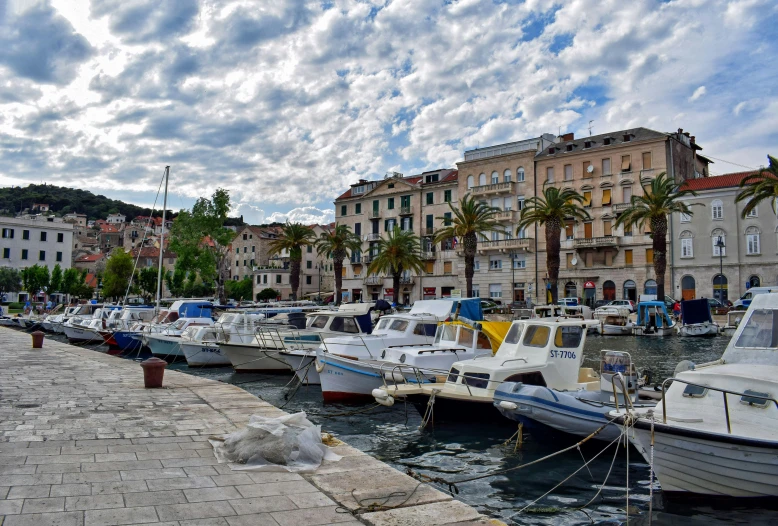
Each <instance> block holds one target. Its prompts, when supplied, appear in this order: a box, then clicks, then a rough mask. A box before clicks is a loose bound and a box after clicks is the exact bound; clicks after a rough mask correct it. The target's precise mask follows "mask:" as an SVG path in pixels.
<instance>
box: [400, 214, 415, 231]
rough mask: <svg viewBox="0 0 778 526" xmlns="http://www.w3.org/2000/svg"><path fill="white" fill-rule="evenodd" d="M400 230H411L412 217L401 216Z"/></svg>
mask: <svg viewBox="0 0 778 526" xmlns="http://www.w3.org/2000/svg"><path fill="white" fill-rule="evenodd" d="M400 230H403V231H405V232H409V231H411V230H413V218H412V217H403V218H402V221H401V222H400Z"/></svg>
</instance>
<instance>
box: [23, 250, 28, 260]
mask: <svg viewBox="0 0 778 526" xmlns="http://www.w3.org/2000/svg"><path fill="white" fill-rule="evenodd" d="M27 258H28V252H27V249H26V248H23V249H22V259H27Z"/></svg>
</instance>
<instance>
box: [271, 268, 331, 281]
mask: <svg viewBox="0 0 778 526" xmlns="http://www.w3.org/2000/svg"><path fill="white" fill-rule="evenodd" d="M343 270H346V269H345V268H344V269H343ZM276 283H281V274H276Z"/></svg>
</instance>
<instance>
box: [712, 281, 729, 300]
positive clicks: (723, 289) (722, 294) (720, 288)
mask: <svg viewBox="0 0 778 526" xmlns="http://www.w3.org/2000/svg"><path fill="white" fill-rule="evenodd" d="M713 297H714V298H716V299H717V300H719V301H720V302H721V303H724V302H725V301H727V299H728V283H727V276H725V275H723V274H716V275H715V276H713Z"/></svg>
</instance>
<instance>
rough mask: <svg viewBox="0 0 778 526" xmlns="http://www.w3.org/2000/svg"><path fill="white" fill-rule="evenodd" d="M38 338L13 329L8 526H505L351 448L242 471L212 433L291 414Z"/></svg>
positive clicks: (4, 345)
mask: <svg viewBox="0 0 778 526" xmlns="http://www.w3.org/2000/svg"><path fill="white" fill-rule="evenodd" d="M30 342H31V338H30V335H29V334H26V333H23V332H17V331H14V330H12V329H7V328H0V525H1V526H47V525H51V526H55V525H56V526H109V525H132V524H153V525H157V526H162V525H164V526H212V525H213V526H216V525H219V526H244V525H252V526H254V525H256V526H265V525H267V526H275V525H280V526H298V525H299V526H306V525H311V526H313V525H327V524H338V525H342V526H348V525H356V524H363V523H364V524H373V525H376V526H389V525H398V526H399V525H418V526H422V525H423V526H432V525H442V524H460V525H465V524H467V525H475V524H479V525H486V524H495V523H496V524H500V523H498V522H496V521H488V520H487V519H485V518H484V517H482V516H480V515H479V514H478V513H477V512H476V511H475V510H474V509H473V508H471V507H469V506H467V505H466V504H464V503H462V502H459V501H457V500H453V499H452V498H451V497H450V496H449V495H448V494H445V493H442V492H440V491H438V490H436V489H434V488H432V487H429V486H427V485H420V486H419V483H418V482H417V481H415V480H414V479H412V478H410V477H408V476H407V475H405V474H403V473H400V472H399V471H397V470H395V469H393V468H391V467H389V466H387V465H386V464H384V463H382V462H379V461H378V460H376V459H374V458H372V457H370V456H368V455H366V454H364V453H362V452H360V451H358V450H357V449H354V448H352V447H350V446H348V445H345V444H344V445H340V446H338V447H337V448H335V451H336V452H337V453H338V454H340V455H342V456H343V459H342V460H340V461H339V462H325V464H324V465H322V466H321V468H320V469H319V470H318V471H317V472H316V473H312V474H304V475H297V474H291V473H267V472H240V471H233V470H232V469H231V468H230V466H229V465H227V464H218V463H217V461H216V459H215V458H214V455H213V451H212V449H211V446H210V444H209V443H208V441H207V438H208V436H209V435H212V434H221V433H226V432H230V431H233V430H235V429H237V428H239V427H241V426H242V425H244V424H245V423H246V422H247V421H248V418H249V416H250V415H252V414H262V415H272V416H276V415H280V414H282V413H283V412H282V411H281V410H279V409H277V408H275V407H274V406H272V405H270V404H268V403H267V402H265V401H263V400H260V399H259V398H257V397H255V396H253V395H251V394H249V393H247V392H246V391H243V390H242V389H240V388H238V387H235V386H232V385H228V384H223V383H220V382H215V381H212V380H206V379H203V378H198V377H196V376H191V375H188V374H185V373H180V372H175V371H166V372H165V388H164V389H144V388H143V374H142V370H141V368H140V366H139V365H138V364H137V363H135V362H132V361H130V360H124V359H121V358H115V357H112V356H108V355H105V354H101V353H99V352H96V351H93V350H89V349H83V348H80V347H75V346H71V345H65V344H61V343H58V342H55V341H52V340H47V341H46V342H45V343H44V348H43V349H32V348H31V343H30ZM417 486H418V488H417ZM414 490H415V491H414ZM393 492H399V493H400V494H398V495H395V496H392V497H389V498H388V499H387V496H389V495H390V494H392V493H393ZM409 495H410V498H408V497H409ZM371 504H382V505H384V506H385V508H382V509H379V510H378V511H376V510H375V508H374V507H371V506H370V505H371ZM387 508H391V509H387Z"/></svg>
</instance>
